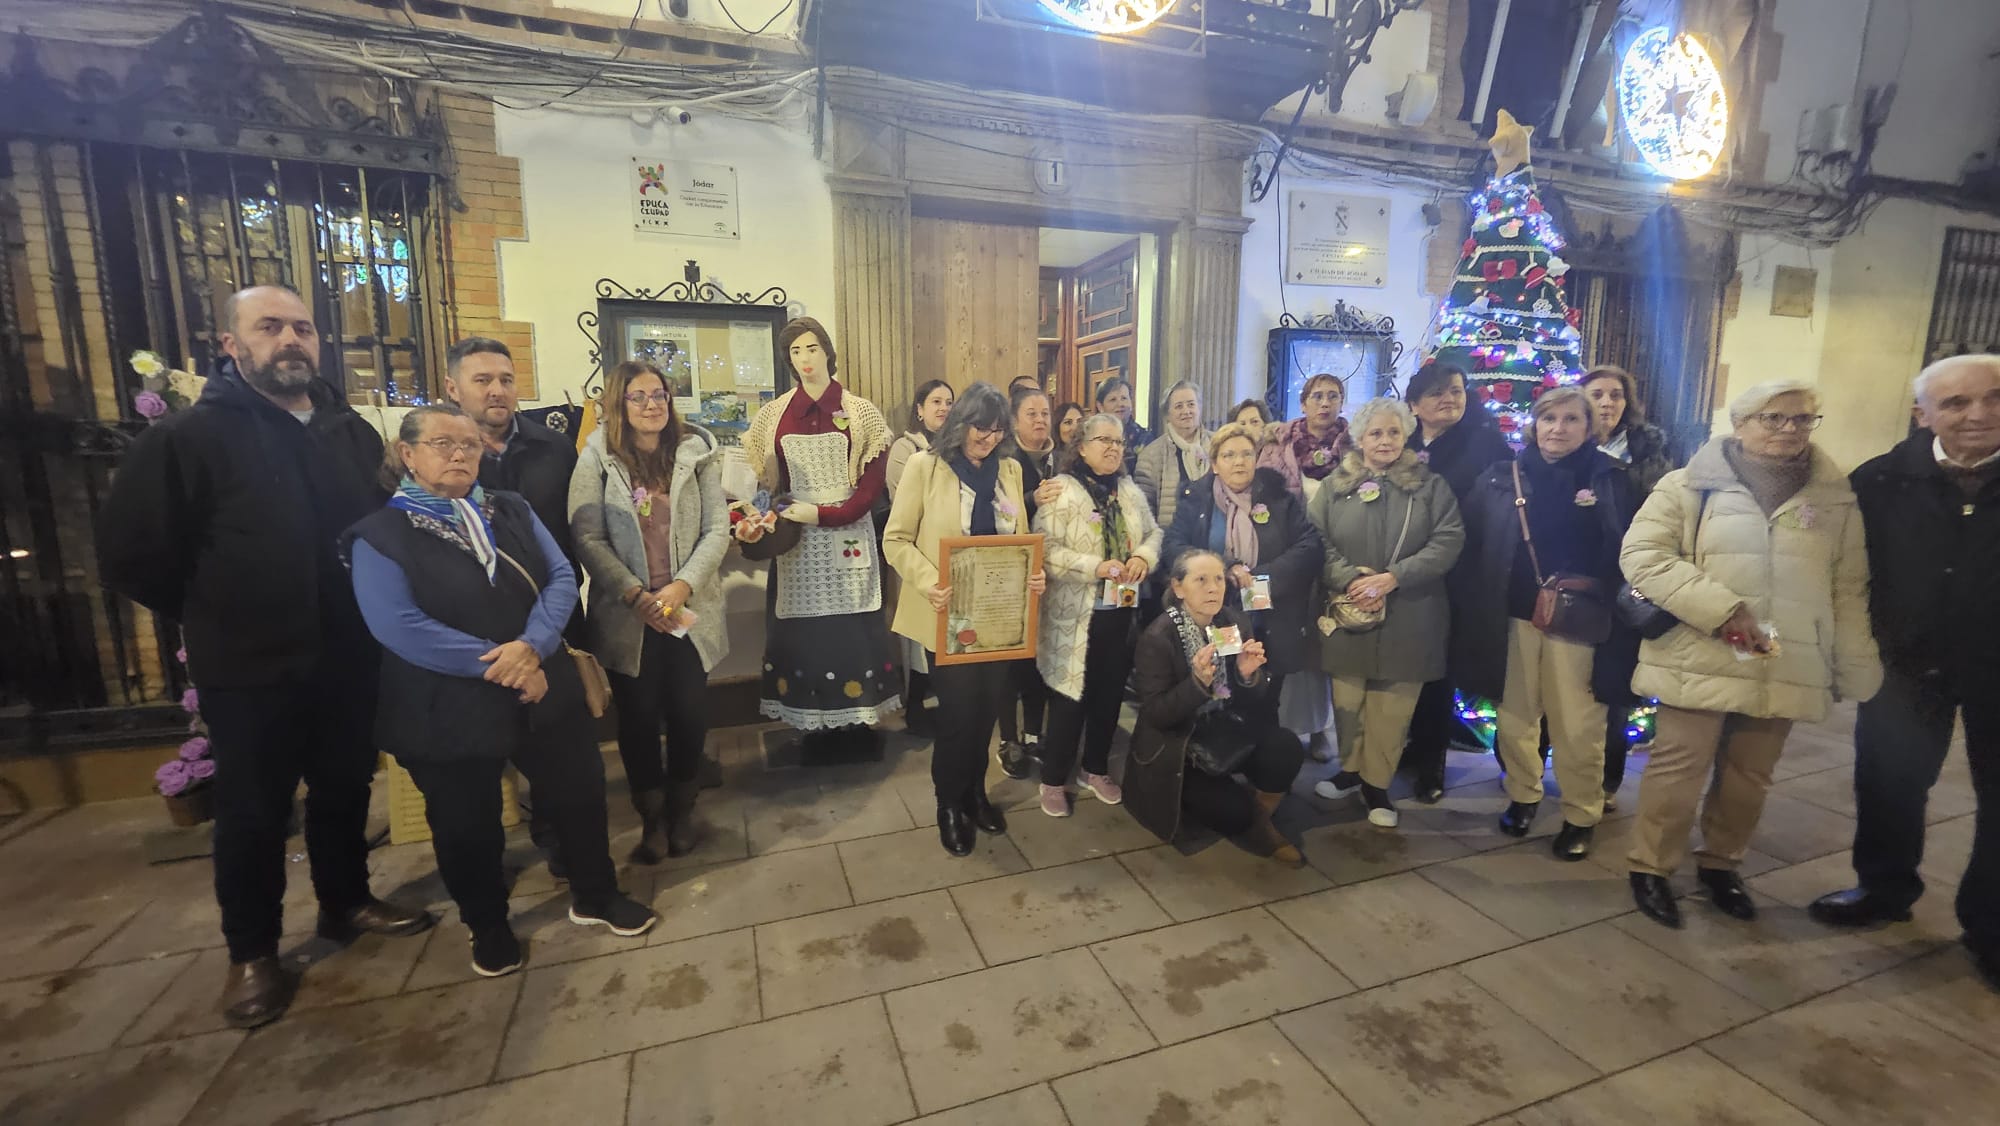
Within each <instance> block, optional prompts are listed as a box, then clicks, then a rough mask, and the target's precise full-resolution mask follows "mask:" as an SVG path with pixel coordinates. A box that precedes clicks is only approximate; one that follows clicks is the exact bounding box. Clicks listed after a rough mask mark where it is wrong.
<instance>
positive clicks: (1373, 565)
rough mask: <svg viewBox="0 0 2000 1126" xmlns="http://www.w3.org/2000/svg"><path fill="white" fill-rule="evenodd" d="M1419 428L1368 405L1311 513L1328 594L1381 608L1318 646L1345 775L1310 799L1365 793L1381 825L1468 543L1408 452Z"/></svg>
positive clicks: (1390, 404) (1443, 490)
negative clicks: (1364, 626) (1451, 583)
mask: <svg viewBox="0 0 2000 1126" xmlns="http://www.w3.org/2000/svg"><path fill="white" fill-rule="evenodd" d="M1414 426H1415V421H1414V419H1413V418H1412V417H1411V415H1410V408H1408V407H1406V406H1404V405H1403V404H1402V403H1401V402H1398V401H1396V400H1394V399H1376V400H1374V401H1372V402H1369V403H1366V404H1363V405H1362V407H1361V409H1360V410H1357V411H1355V412H1354V421H1353V427H1352V430H1351V433H1352V434H1353V435H1354V436H1355V448H1354V449H1353V450H1350V451H1349V452H1348V453H1347V456H1346V457H1344V458H1343V459H1342V460H1341V463H1340V468H1338V469H1336V470H1334V472H1333V473H1331V474H1329V475H1328V476H1327V478H1326V480H1325V482H1324V484H1323V485H1322V486H1321V488H1320V490H1319V492H1317V493H1315V494H1314V495H1313V500H1312V504H1311V505H1310V506H1309V508H1308V510H1307V513H1308V515H1309V516H1311V518H1312V522H1313V524H1314V526H1316V527H1317V528H1319V534H1320V536H1321V538H1323V539H1324V540H1325V541H1326V571H1325V576H1324V578H1325V585H1326V589H1327V590H1329V591H1343V592H1345V593H1346V594H1347V595H1348V596H1349V597H1351V598H1353V599H1354V601H1355V603H1356V604H1357V605H1358V606H1359V607H1360V608H1361V609H1363V610H1371V609H1380V610H1383V611H1386V615H1385V616H1384V617H1383V618H1382V621H1381V624H1380V625H1379V626H1376V627H1375V628H1374V629H1371V630H1365V631H1361V632H1356V631H1353V630H1349V629H1337V630H1335V631H1334V632H1332V633H1330V634H1327V636H1326V639H1325V641H1324V642H1322V643H1321V646H1320V658H1321V662H1322V665H1323V667H1324V668H1325V670H1326V672H1327V674H1328V675H1330V676H1331V677H1333V710H1334V724H1335V728H1336V734H1337V735H1338V737H1339V739H1340V773H1338V774H1335V775H1334V776H1333V777H1332V778H1330V779H1328V780H1327V781H1324V782H1321V783H1319V784H1317V785H1316V786H1314V787H1313V790H1314V792H1315V793H1317V794H1319V795H1320V796H1321V797H1328V798H1331V797H1337V796H1340V795H1342V794H1345V793H1347V792H1349V791H1351V790H1353V789H1354V788H1355V787H1357V786H1358V787H1360V788H1361V796H1362V800H1364V801H1366V802H1367V803H1368V820H1369V822H1371V823H1372V824H1375V825H1380V826H1382V827H1384V828H1392V827H1394V826H1395V824H1396V821H1397V813H1396V807H1395V805H1394V804H1393V803H1392V802H1390V801H1389V793H1388V790H1389V782H1390V779H1391V778H1392V777H1394V775H1395V773H1396V760H1397V759H1398V758H1400V757H1401V756H1402V753H1403V739H1404V737H1405V736H1406V735H1408V734H1409V730H1410V716H1411V714H1412V713H1413V712H1414V711H1415V710H1416V706H1417V694H1418V693H1419V692H1420V691H1422V690H1423V686H1424V684H1425V682H1427V681H1432V680H1436V679H1438V678H1439V677H1441V676H1443V675H1444V663H1445V635H1446V631H1447V630H1448V629H1449V627H1450V625H1451V605H1450V602H1449V601H1448V599H1447V597H1446V595H1445V586H1444V577H1445V572H1447V571H1449V570H1451V565H1452V564H1453V563H1454V562H1456V561H1457V560H1458V553H1459V551H1460V550H1461V549H1462V548H1463V547H1464V546H1465V526H1464V524H1463V523H1461V522H1460V520H1459V516H1458V502H1457V500H1456V499H1454V498H1453V496H1452V492H1451V486H1450V485H1448V484H1446V483H1445V480H1444V478H1442V477H1439V476H1438V475H1437V474H1435V473H1432V472H1431V471H1430V470H1429V469H1427V468H1425V467H1424V465H1423V463H1422V462H1420V461H1419V460H1418V458H1417V455H1416V454H1415V453H1414V452H1412V451H1410V450H1408V449H1405V448H1404V443H1405V442H1406V441H1407V440H1408V438H1409V436H1410V433H1411V432H1412V430H1413V429H1414ZM1324 628H1325V627H1324V625H1322V631H1323V632H1324Z"/></svg>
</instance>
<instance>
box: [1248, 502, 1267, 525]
mask: <svg viewBox="0 0 2000 1126" xmlns="http://www.w3.org/2000/svg"><path fill="white" fill-rule="evenodd" d="M1250 521H1251V522H1252V523H1254V524H1268V523H1270V522H1271V509H1270V507H1269V506H1267V505H1262V504H1253V505H1251V506H1250Z"/></svg>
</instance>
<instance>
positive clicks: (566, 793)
mask: <svg viewBox="0 0 2000 1126" xmlns="http://www.w3.org/2000/svg"><path fill="white" fill-rule="evenodd" d="M505 765H506V762H505V761H504V760H502V759H498V758H479V759H463V760H459V761H456V762H406V763H403V767H404V768H405V769H407V770H408V771H409V772H410V778H411V779H412V780H413V781H415V782H416V784H417V789H419V790H421V791H422V792H423V795H424V816H425V819H426V820H428V821H429V822H430V826H431V849H432V851H434V852H435V853H436V854H437V864H438V875H440V876H442V877H444V886H445V890H447V891H449V892H451V898H452V900H453V901H454V902H456V903H457V904H458V916H459V919H460V921H462V922H463V923H465V925H466V926H468V927H471V928H472V929H473V930H478V929H480V928H481V927H489V926H498V925H500V924H502V923H505V922H506V921H507V876H506V872H505V871H504V870H503V869H502V868H501V863H500V861H501V855H502V854H503V853H504V852H505V851H506V847H507V841H506V832H505V830H503V829H502V828H501V827H500V771H501V769H502V768H503V767H504V766H505ZM514 765H515V766H516V767H518V768H520V771H521V773H522V774H524V775H526V776H527V779H528V785H529V786H530V787H532V788H533V790H534V794H535V813H536V814H537V815H538V816H540V817H543V818H546V819H547V821H548V824H549V826H550V828H551V829H552V830H553V831H554V833H555V837H556V841H557V843H558V844H559V845H560V846H561V848H562V855H563V860H564V862H565V863H567V864H568V865H569V894H570V901H571V902H573V903H575V904H576V905H577V906H579V907H585V908H595V907H599V906H601V905H602V904H603V902H604V900H605V899H607V898H609V897H610V896H612V895H615V894H617V892H618V871H617V869H616V868H615V867H613V865H612V863H611V838H610V832H609V830H608V829H607V827H606V824H605V811H604V759H603V758H602V757H600V756H599V755H598V753H597V742H596V740H595V739H593V738H592V733H591V729H590V720H589V717H588V716H587V715H583V716H580V717H578V718H577V719H575V720H574V721H572V722H568V723H563V724H558V725H556V726H554V727H551V728H549V729H546V730H539V731H529V732H527V733H526V734H525V735H524V736H523V738H522V743H521V746H520V749H519V750H518V751H516V752H515V754H514Z"/></svg>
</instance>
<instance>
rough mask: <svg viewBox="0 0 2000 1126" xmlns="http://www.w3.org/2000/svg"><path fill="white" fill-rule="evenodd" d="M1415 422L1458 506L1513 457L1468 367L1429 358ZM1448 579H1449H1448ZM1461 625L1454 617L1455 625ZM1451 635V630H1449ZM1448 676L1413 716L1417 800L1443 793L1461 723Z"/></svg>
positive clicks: (1464, 559)
mask: <svg viewBox="0 0 2000 1126" xmlns="http://www.w3.org/2000/svg"><path fill="white" fill-rule="evenodd" d="M1403 400H1404V401H1405V402H1407V403H1409V404H1410V413H1412V414H1413V415H1415V416H1416V425H1415V426H1414V427H1412V428H1411V430H1410V437H1409V443H1408V444H1409V447H1410V449H1411V451H1413V452H1414V453H1415V454H1416V455H1417V460H1418V461H1420V462H1422V463H1423V465H1424V468H1426V469H1428V470H1430V471H1431V472H1432V473H1435V474H1436V475H1438V476H1439V477H1441V478H1443V479H1444V483H1445V484H1446V485H1448V486H1450V487H1451V495H1452V499H1454V500H1456V501H1457V502H1458V507H1459V511H1460V512H1461V513H1463V512H1464V510H1465V505H1466V500H1467V498H1468V497H1469V496H1470V495H1471V493H1472V483H1473V482H1474V481H1476V480H1478V479H1479V475H1480V474H1481V473H1484V472H1486V470H1487V469H1488V468H1489V467H1491V466H1492V465H1493V463H1494V462H1497V461H1504V460H1506V459H1507V458H1510V457H1512V456H1514V451H1513V450H1511V449H1508V448H1507V439H1506V438H1504V437H1501V435H1500V431H1499V428H1498V427H1496V426H1494V425H1493V419H1492V416H1490V415H1488V414H1487V413H1486V412H1485V411H1484V410H1471V411H1468V410H1467V409H1466V390H1465V372H1463V371H1461V370H1459V368H1458V367H1457V365H1455V364H1448V363H1440V362H1439V361H1437V360H1427V361H1425V363H1424V365H1423V366H1422V367H1419V368H1418V369H1417V373H1416V374H1415V375H1412V376H1411V377H1410V383H1409V386H1408V387H1406V388H1404V390H1403ZM1469 557H1470V553H1462V554H1460V555H1459V558H1458V562H1457V563H1456V564H1455V565H1454V566H1453V568H1452V576H1453V577H1454V578H1455V577H1456V576H1457V575H1458V573H1459V571H1460V570H1461V569H1463V568H1464V567H1466V566H1467V565H1468V564H1469V561H1470V559H1469ZM1447 581H1448V582H1449V581H1451V580H1449V579H1448V580H1447ZM1457 628H1458V624H1457V622H1456V621H1455V620H1454V621H1453V623H1452V625H1451V629H1453V630H1455V629H1457ZM1446 636H1447V638H1449V636H1450V634H1449V631H1447V635H1446ZM1455 695H1456V693H1455V692H1454V691H1453V689H1452V684H1451V680H1450V678H1449V677H1448V676H1446V677H1438V678H1436V679H1433V680H1431V681H1429V682H1428V683H1426V684H1425V685H1424V689H1423V691H1422V692H1420V693H1418V695H1417V709H1416V711H1415V713H1414V714H1412V715H1411V717H1410V741H1409V743H1408V744H1407V745H1406V746H1405V747H1404V749H1403V767H1404V769H1406V770H1408V771H1409V772H1410V774H1411V781H1412V782H1414V783H1415V787H1414V790H1415V794H1416V798H1417V800H1418V801H1420V802H1423V803H1425V804H1427V805H1428V804H1432V803H1435V802H1437V801H1438V800H1440V799H1441V798H1443V797H1444V761H1445V751H1446V749H1447V748H1448V747H1449V746H1450V743H1451V732H1452V729H1453V728H1455V727H1458V726H1459V719H1458V708H1457V706H1456V703H1455V702H1454V699H1453V697H1454V696H1455Z"/></svg>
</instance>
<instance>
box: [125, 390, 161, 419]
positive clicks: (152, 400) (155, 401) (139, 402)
mask: <svg viewBox="0 0 2000 1126" xmlns="http://www.w3.org/2000/svg"><path fill="white" fill-rule="evenodd" d="M132 409H133V410H135V411H138V412H139V414H140V415H141V416H142V417H144V418H159V417H161V416H163V415H165V414H166V413H167V401H166V400H165V399H162V398H160V396H159V395H157V394H155V393H154V392H151V391H141V392H139V393H138V394H137V395H134V396H132Z"/></svg>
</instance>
